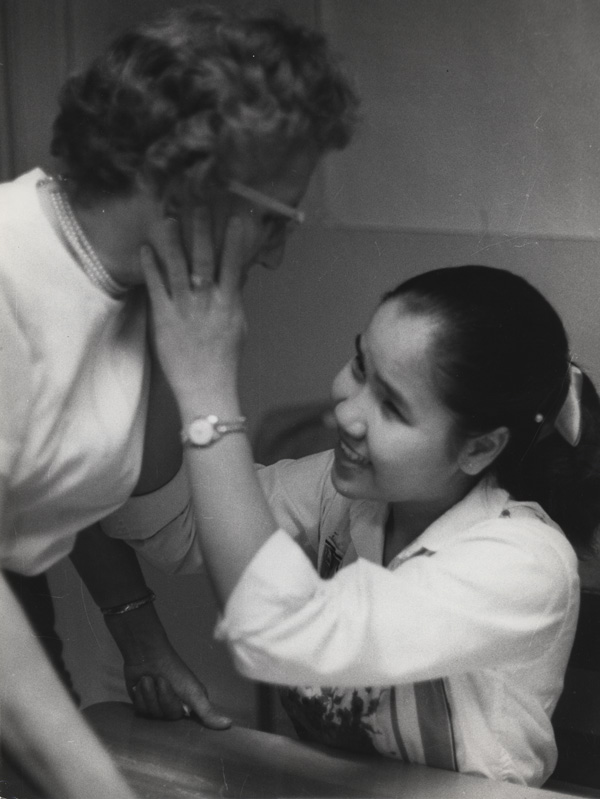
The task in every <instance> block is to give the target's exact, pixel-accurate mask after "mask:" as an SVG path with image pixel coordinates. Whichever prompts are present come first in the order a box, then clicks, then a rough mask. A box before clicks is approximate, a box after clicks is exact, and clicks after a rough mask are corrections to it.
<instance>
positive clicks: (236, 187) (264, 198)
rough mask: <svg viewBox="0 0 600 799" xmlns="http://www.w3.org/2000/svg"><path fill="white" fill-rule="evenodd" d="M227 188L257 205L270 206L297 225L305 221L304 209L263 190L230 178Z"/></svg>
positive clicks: (272, 209) (270, 208) (271, 209)
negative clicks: (287, 203) (293, 206)
mask: <svg viewBox="0 0 600 799" xmlns="http://www.w3.org/2000/svg"><path fill="white" fill-rule="evenodd" d="M227 190H228V191H230V192H231V193H232V194H236V195H237V196H238V197H243V198H244V199H245V200H249V201H250V202H252V203H256V205H261V206H262V207H263V208H268V209H269V210H270V211H273V212H274V213H276V214H279V215H280V216H284V217H286V218H287V219H291V220H292V221H293V222H295V223H296V224H297V225H301V224H302V223H303V222H304V219H305V214H304V211H299V210H298V209H297V208H292V206H291V205H286V204H285V203H282V202H280V201H279V200H276V199H275V198H274V197H269V196H268V195H267V194H263V193H262V191H257V190H256V189H251V188H250V187H249V186H244V184H243V183H239V182H238V181H237V180H230V181H229V183H228V184H227Z"/></svg>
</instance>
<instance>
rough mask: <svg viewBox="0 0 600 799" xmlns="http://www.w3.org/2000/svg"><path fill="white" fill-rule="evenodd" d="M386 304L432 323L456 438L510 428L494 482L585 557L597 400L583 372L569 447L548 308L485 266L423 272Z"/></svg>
mask: <svg viewBox="0 0 600 799" xmlns="http://www.w3.org/2000/svg"><path fill="white" fill-rule="evenodd" d="M393 299H400V300H401V301H402V304H403V306H404V307H405V308H406V309H407V311H409V312H410V313H415V314H424V315H427V316H430V317H432V318H433V319H435V320H437V322H438V332H437V334H436V338H435V344H434V350H433V352H434V374H435V379H436V385H437V387H438V391H439V393H440V396H441V398H442V400H443V402H444V403H445V405H446V406H447V407H448V408H449V409H450V410H451V411H452V412H453V414H454V416H455V418H456V420H457V423H458V429H459V431H461V432H462V433H463V434H467V435H468V434H471V433H475V434H477V433H484V432H487V431H489V430H493V429H494V428H497V427H500V426H506V427H507V428H508V429H509V431H510V440H509V443H508V445H507V446H506V447H505V448H504V450H503V451H502V452H501V454H500V455H499V457H498V458H497V459H496V461H495V462H494V463H493V465H492V469H493V471H494V474H495V476H496V478H497V479H498V482H499V484H500V485H501V486H502V487H504V488H505V489H506V490H507V491H509V493H510V494H511V495H512V496H514V497H515V499H519V500H524V501H527V500H529V501H535V502H538V503H539V504H540V505H541V506H542V507H543V508H544V510H545V511H546V512H547V513H548V514H549V515H550V516H551V517H552V518H553V519H554V520H555V521H556V522H557V523H558V524H559V525H560V526H561V527H562V528H563V530H564V531H565V534H566V535H567V536H568V537H569V539H570V540H571V542H572V543H573V545H574V546H576V547H577V548H578V549H579V551H580V554H586V553H587V552H588V551H589V549H590V547H591V545H592V542H593V536H594V533H595V531H596V529H597V528H598V524H599V522H600V399H599V398H598V394H597V392H596V390H595V388H594V386H593V384H592V382H591V380H590V379H589V377H588V376H587V375H584V383H583V394H582V398H581V405H582V417H583V423H582V435H581V440H580V442H579V444H578V445H577V446H576V447H573V446H571V445H570V444H568V443H567V442H566V441H565V440H564V439H563V438H562V437H561V436H560V434H559V433H558V432H557V431H556V430H555V429H554V427H553V422H554V420H555V418H556V416H557V414H558V413H559V411H560V408H561V406H562V404H563V402H564V400H565V397H566V395H567V391H568V385H569V380H568V373H569V364H570V363H571V356H570V354H569V343H568V340H567V335H566V332H565V329H564V327H563V324H562V322H561V320H560V317H559V316H558V314H557V313H556V311H555V310H554V308H553V307H552V306H551V305H550V303H549V302H548V301H547V300H546V299H545V297H543V296H542V294H541V293H540V292H539V291H538V290H537V289H535V288H534V287H533V286H532V285H530V284H529V283H528V282H527V281H526V280H524V279H523V278H522V277H519V276H518V275H515V274H513V273H511V272H508V271H506V270H504V269H495V268H493V267H486V266H456V267H447V268H442V269H434V270H432V271H430V272H425V273H423V274H421V275H417V276H416V277H413V278H410V279H409V280H407V281H405V282H404V283H402V284H401V285H400V286H398V287H397V288H395V289H394V290H393V291H391V292H389V293H388V294H386V295H385V296H384V298H383V301H384V302H387V301H390V300H393ZM540 419H542V420H543V421H542V422H540Z"/></svg>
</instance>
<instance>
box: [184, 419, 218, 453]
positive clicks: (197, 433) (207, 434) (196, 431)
mask: <svg viewBox="0 0 600 799" xmlns="http://www.w3.org/2000/svg"><path fill="white" fill-rule="evenodd" d="M214 435H215V428H214V425H213V423H212V422H211V421H210V420H209V419H195V420H194V421H193V422H192V423H191V424H190V426H189V430H188V436H189V439H190V441H191V443H192V444H196V446H200V447H202V446H204V445H206V444H210V442H211V441H212V440H213V437H214Z"/></svg>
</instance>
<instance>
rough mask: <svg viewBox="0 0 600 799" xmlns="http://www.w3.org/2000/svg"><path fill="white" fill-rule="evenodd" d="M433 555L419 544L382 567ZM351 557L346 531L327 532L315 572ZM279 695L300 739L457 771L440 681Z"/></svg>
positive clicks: (329, 570) (326, 574)
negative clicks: (413, 550) (416, 548)
mask: <svg viewBox="0 0 600 799" xmlns="http://www.w3.org/2000/svg"><path fill="white" fill-rule="evenodd" d="M434 554H435V553H434V552H432V551H431V550H428V549H425V548H424V547H423V548H421V549H419V550H417V551H416V552H413V553H412V554H409V555H405V556H402V554H400V555H398V556H396V558H394V560H393V561H392V562H391V563H390V564H389V566H388V568H389V569H390V570H391V571H395V570H396V569H398V568H399V567H400V566H401V565H402V564H403V563H405V562H406V561H408V560H411V559H412V558H416V557H431V556H433V555H434ZM356 559H357V555H356V550H355V549H354V545H353V543H352V540H351V538H350V537H349V536H348V534H347V533H346V534H344V532H342V533H340V532H338V531H336V532H333V533H332V534H330V535H329V536H327V537H326V538H325V541H324V543H323V545H322V547H321V554H320V563H319V574H320V576H321V577H322V578H325V579H328V578H331V577H333V576H334V575H335V573H336V572H337V571H339V569H340V568H342V567H345V566H347V565H348V564H349V563H352V562H354V561H355V560H356ZM280 697H281V702H282V705H283V707H284V708H285V710H286V711H287V713H288V715H289V716H290V719H291V720H292V723H293V724H294V727H295V729H296V732H297V734H298V736H299V737H300V738H301V739H304V740H310V741H316V742H319V743H322V744H326V745H328V746H334V747H337V748H341V749H345V750H348V751H353V752H362V753H373V752H379V753H380V754H384V755H386V756H388V757H393V758H397V759H399V760H403V761H406V762H412V763H424V764H427V765H429V766H435V767H437V768H445V769H448V770H451V771H456V770H457V762H456V751H455V741H454V734H453V729H452V718H451V713H450V705H449V702H448V697H447V694H446V688H445V684H444V680H441V679H440V680H432V681H427V682H420V683H414V684H409V685H402V686H392V687H390V688H372V687H364V688H350V689H348V688H333V687H311V686H309V687H293V688H282V689H281V690H280Z"/></svg>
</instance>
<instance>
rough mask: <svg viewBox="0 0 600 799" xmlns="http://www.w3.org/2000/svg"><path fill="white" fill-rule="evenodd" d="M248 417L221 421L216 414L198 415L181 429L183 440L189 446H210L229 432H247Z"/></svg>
mask: <svg viewBox="0 0 600 799" xmlns="http://www.w3.org/2000/svg"><path fill="white" fill-rule="evenodd" d="M246 430H247V427H246V417H245V416H238V417H237V418H236V419H230V420H228V421H221V420H220V419H219V418H218V417H217V416H215V415H214V414H210V415H209V416H198V417H197V418H196V419H194V420H193V421H192V422H190V423H189V424H188V426H187V427H186V428H184V429H183V430H182V431H181V441H182V443H183V445H184V446H187V447H209V446H210V445H211V444H214V443H215V441H218V440H219V439H220V438H222V437H223V436H224V435H227V433H245V432H246Z"/></svg>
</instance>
